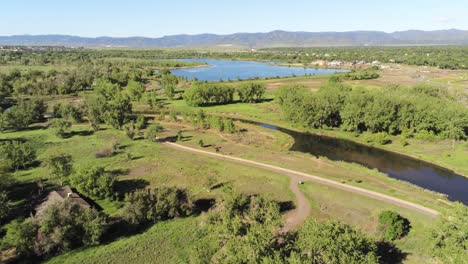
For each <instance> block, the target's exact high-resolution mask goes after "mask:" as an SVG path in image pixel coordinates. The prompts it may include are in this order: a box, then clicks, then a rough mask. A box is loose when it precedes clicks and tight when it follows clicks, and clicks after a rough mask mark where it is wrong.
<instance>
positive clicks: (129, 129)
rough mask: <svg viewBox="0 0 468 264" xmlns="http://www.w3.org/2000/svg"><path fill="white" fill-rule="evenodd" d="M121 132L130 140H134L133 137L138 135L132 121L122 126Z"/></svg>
mask: <svg viewBox="0 0 468 264" xmlns="http://www.w3.org/2000/svg"><path fill="white" fill-rule="evenodd" d="M123 130H124V132H125V134H126V135H127V136H128V137H129V138H130V139H134V138H135V136H136V135H137V134H138V132H139V131H138V129H137V128H136V125H135V123H134V122H133V121H130V122H129V123H127V124H125V125H124V126H123Z"/></svg>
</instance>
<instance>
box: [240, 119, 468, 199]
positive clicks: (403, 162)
mask: <svg viewBox="0 0 468 264" xmlns="http://www.w3.org/2000/svg"><path fill="white" fill-rule="evenodd" d="M240 121H242V122H247V123H251V124H256V125H259V126H262V127H264V128H268V129H273V130H278V131H281V132H283V133H286V134H288V135H290V136H291V137H293V138H294V145H293V146H292V147H291V149H290V150H293V151H300V152H305V153H310V154H312V155H314V156H317V157H318V156H323V157H327V158H328V159H330V160H334V161H346V162H354V163H357V164H361V165H363V166H366V167H367V168H371V169H377V170H379V171H380V172H383V173H385V174H387V175H388V176H389V177H391V178H395V179H399V180H404V181H407V182H410V183H412V184H414V185H417V186H420V187H422V188H425V189H428V190H431V191H435V192H438V193H442V194H446V195H447V196H448V198H449V199H450V200H451V201H459V202H462V203H464V204H466V205H468V178H465V177H463V176H461V175H458V174H456V173H455V172H453V171H451V170H448V169H445V168H442V167H439V166H437V165H434V164H432V163H428V162H425V161H422V160H419V159H415V158H412V157H409V156H405V155H400V154H398V153H395V152H391V151H386V150H383V149H379V148H374V147H370V146H367V145H363V144H360V143H357V142H354V141H350V140H345V139H338V138H333V137H328V136H322V135H317V134H311V133H301V132H297V131H293V130H289V129H286V128H282V127H278V126H274V125H269V124H264V123H258V122H253V121H247V120H240Z"/></svg>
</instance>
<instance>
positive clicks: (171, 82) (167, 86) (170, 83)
mask: <svg viewBox="0 0 468 264" xmlns="http://www.w3.org/2000/svg"><path fill="white" fill-rule="evenodd" d="M178 83H179V81H178V80H177V77H176V76H174V75H172V74H170V73H166V74H163V75H162V77H161V85H162V87H163V89H164V94H166V96H167V98H169V99H173V98H174V95H175V90H176V87H177V84H178Z"/></svg>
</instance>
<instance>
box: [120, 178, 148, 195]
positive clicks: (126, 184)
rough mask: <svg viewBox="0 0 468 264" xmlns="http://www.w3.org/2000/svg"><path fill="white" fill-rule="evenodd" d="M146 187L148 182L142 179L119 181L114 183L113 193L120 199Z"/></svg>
mask: <svg viewBox="0 0 468 264" xmlns="http://www.w3.org/2000/svg"><path fill="white" fill-rule="evenodd" d="M148 186H149V182H148V181H147V180H143V179H130V180H121V181H117V182H116V183H115V192H116V193H117V194H118V196H119V197H120V198H123V197H124V196H125V194H127V193H130V192H134V191H136V190H141V189H145V188H146V187H148Z"/></svg>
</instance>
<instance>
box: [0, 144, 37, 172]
mask: <svg viewBox="0 0 468 264" xmlns="http://www.w3.org/2000/svg"><path fill="white" fill-rule="evenodd" d="M0 160H2V161H3V162H4V163H5V164H6V165H7V166H8V167H9V168H11V169H14V170H15V171H16V170H18V169H24V168H27V167H28V166H30V165H32V164H33V163H34V161H35V160H36V151H35V148H34V146H33V145H32V144H31V143H29V142H21V141H18V140H12V141H7V142H4V143H1V144H0Z"/></svg>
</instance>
